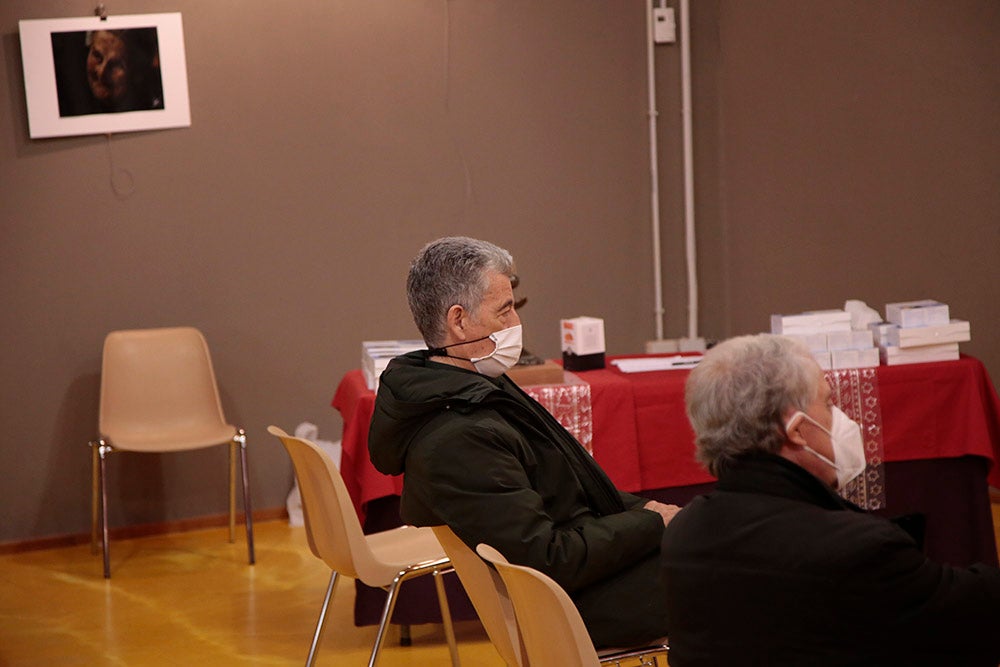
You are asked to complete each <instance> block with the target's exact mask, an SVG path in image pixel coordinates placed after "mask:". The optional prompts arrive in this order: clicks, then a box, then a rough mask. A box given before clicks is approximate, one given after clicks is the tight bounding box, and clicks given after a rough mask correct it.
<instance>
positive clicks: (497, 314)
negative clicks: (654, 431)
mask: <svg viewBox="0 0 1000 667" xmlns="http://www.w3.org/2000/svg"><path fill="white" fill-rule="evenodd" d="M513 275H514V266H513V260H512V258H511V255H510V253H509V252H507V251H506V250H504V249H502V248H499V247H497V246H495V245H493V244H491V243H487V242H485V241H479V240H475V239H470V238H465V237H449V238H442V239H438V240H437V241H434V242H432V243H430V244H428V245H427V246H425V247H424V248H423V250H421V251H420V253H419V254H418V255H417V256H416V258H415V259H414V260H413V262H412V265H411V267H410V272H409V276H408V278H407V282H406V290H407V297H408V300H409V305H410V310H411V312H412V314H413V319H414V321H415V322H416V324H417V328H418V329H419V330H420V333H421V335H422V336H423V338H424V341H425V342H426V343H427V346H428V349H427V350H421V351H417V352H413V353H410V354H407V355H404V356H401V357H397V358H396V359H394V360H393V361H392V362H390V364H389V366H388V368H387V369H386V370H385V371H384V372H383V374H382V376H381V378H380V381H379V389H378V394H377V397H376V400H375V412H374V415H373V417H372V422H371V429H370V431H369V440H368V448H369V452H370V455H371V460H372V463H373V464H374V465H375V467H376V468H377V469H378V470H379V471H381V472H383V473H386V474H389V475H398V474H401V473H404V472H405V473H406V477H405V478H404V481H403V492H402V497H401V499H400V515H401V518H402V520H403V521H404V522H405V523H407V524H412V525H416V526H434V525H440V524H447V525H448V526H449V527H451V529H452V530H453V531H454V532H455V533H456V534H457V535H458V536H459V537H460V538H461V539H462V540H463V541H464V542H465V543H466V544H468V545H469V546H470V547H472V548H475V546H476V545H477V544H478V543H480V542H485V543H487V544H489V545H491V546H493V547H495V548H497V549H498V550H499V551H500V552H501V553H503V554H504V555H505V556H506V557H507V558H508V559H509V560H510V561H511V562H513V563H516V564H520V565H526V566H529V567H533V568H535V569H538V570H540V571H542V572H544V573H545V574H547V575H549V576H550V577H552V578H553V579H554V580H555V581H557V582H558V583H559V584H560V585H561V586H562V587H563V588H565V589H566V591H567V592H568V593H569V595H570V597H571V598H572V599H573V601H574V602H575V603H576V606H577V608H578V609H579V611H580V615H581V616H582V617H583V620H584V622H585V623H586V625H587V629H588V630H589V632H590V635H591V639H592V640H593V642H594V644H595V645H596V646H598V647H604V646H612V645H614V646H623V645H631V644H637V643H639V642H643V641H649V640H653V639H656V638H659V637H662V636H664V635H665V634H666V625H665V623H664V613H663V600H664V597H663V591H662V587H661V584H660V581H659V550H660V539H661V537H662V533H663V528H664V526H665V525H666V523H667V522H668V521H669V520H670V519H671V517H672V516H673V515H674V513H675V512H676V511H677V509H678V508H677V507H675V506H672V505H664V504H662V503H659V502H656V501H649V500H645V499H642V498H639V497H637V496H634V495H631V494H628V493H624V492H621V491H619V490H618V489H616V488H615V486H614V484H612V482H611V480H610V479H609V478H608V477H607V475H606V474H605V473H604V471H603V470H601V468H600V467H599V466H598V465H597V463H595V462H594V460H593V459H592V458H591V456H590V455H589V454H587V452H586V450H584V448H583V447H582V446H581V445H580V444H579V443H578V442H577V441H576V440H575V439H574V438H573V436H572V435H571V434H570V433H569V432H567V431H566V429H565V428H563V427H562V425H560V424H559V422H558V421H556V420H555V419H554V418H553V417H552V416H551V415H550V414H549V413H548V412H547V411H546V410H545V409H544V408H543V407H541V406H540V405H539V404H538V403H536V402H535V401H534V400H533V399H532V398H530V397H529V396H528V395H527V394H526V393H524V391H522V390H521V389H520V388H519V387H518V386H517V385H516V384H515V383H514V382H513V381H511V380H510V378H508V377H507V376H506V375H505V372H506V371H507V370H508V369H510V368H511V367H512V366H513V365H514V364H515V363H516V362H517V360H518V357H519V356H520V352H521V322H520V318H519V316H518V314H517V311H516V310H515V308H514V298H513V291H512V288H511V277H512V276H513Z"/></svg>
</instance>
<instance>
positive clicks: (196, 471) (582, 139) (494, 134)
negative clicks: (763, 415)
mask: <svg viewBox="0 0 1000 667" xmlns="http://www.w3.org/2000/svg"><path fill="white" fill-rule="evenodd" d="M693 5H694V7H693V15H692V33H693V34H692V46H693V49H694V63H695V65H694V67H695V71H694V78H695V91H694V94H695V132H696V138H695V146H696V158H695V159H696V171H697V191H696V200H697V215H698V241H699V257H698V260H699V276H700V280H701V284H702V302H701V323H700V324H701V333H702V334H703V335H704V336H706V337H710V338H721V337H725V336H728V335H733V334H738V333H748V332H756V331H761V330H764V329H766V328H767V326H768V315H769V314H770V313H771V312H782V311H783V312H792V311H797V310H802V309H807V308H827V307H838V306H840V305H841V304H842V303H843V301H844V300H845V299H847V298H860V299H864V300H867V301H868V302H869V303H871V304H872V305H873V306H876V307H878V308H879V309H881V308H882V307H883V306H884V304H885V302H887V301H894V300H903V299H912V298H924V297H934V298H938V299H941V300H944V301H947V302H949V303H950V304H951V306H952V311H953V313H954V314H955V315H956V316H959V317H963V318H966V319H969V320H971V321H972V327H973V341H972V342H971V343H968V344H965V345H964V346H963V350H964V351H966V352H968V353H970V354H973V355H976V356H978V357H980V358H982V359H983V360H984V361H985V362H986V363H987V365H988V368H989V369H990V371H991V373H992V374H993V375H994V376H996V375H997V374H998V373H1000V351H998V350H997V348H996V346H995V345H994V344H993V340H994V335H993V334H992V332H995V331H997V329H998V326H1000V321H998V320H1000V312H998V309H997V308H996V306H995V301H994V297H993V296H992V288H993V285H994V282H995V279H996V275H997V268H996V267H997V263H998V259H1000V224H998V217H997V213H996V212H997V211H998V210H1000V194H998V193H1000V188H998V187H997V186H998V176H1000V150H998V146H997V141H998V139H997V137H998V136H1000V95H998V93H1000V90H998V88H1000V57H998V56H1000V53H998V46H997V42H996V40H995V39H994V37H995V34H996V33H997V29H998V28H1000V5H998V4H997V3H996V2H993V1H992V0H981V1H972V0H969V1H968V2H955V3H950V4H949V6H948V11H947V12H943V11H942V10H941V6H940V4H939V3H931V2H917V1H916V0H907V1H906V2H888V1H886V2H870V1H868V0H850V1H848V0H845V1H843V2H835V3H818V2H806V1H804V0H800V1H792V0H787V1H784V2H779V1H777V0H769V1H768V2H763V3H742V2H734V1H725V0H696V1H695V2H694V3H693ZM111 9H112V10H113V11H114V12H115V13H118V14H131V13H136V14H138V13H147V12H162V11H180V12H182V14H183V20H184V29H185V30H184V32H185V41H186V49H187V62H188V77H189V84H190V94H191V111H192V125H191V127H190V128H188V129H179V130H166V131H159V132H144V133H130V134H120V135H115V136H113V137H112V138H111V139H110V142H109V140H108V139H107V138H105V137H103V136H88V137H76V138H62V139H49V140H30V139H29V138H28V136H27V122H26V112H25V103H24V90H23V76H22V73H21V59H20V46H19V41H18V36H17V21H18V20H19V19H27V18H55V17H59V16H64V15H67V10H66V8H65V3H59V2H55V1H53V0H42V1H39V0H32V1H28V0H14V1H12V2H4V3H3V5H2V6H0V38H2V55H3V66H2V70H0V90H2V91H4V97H3V99H2V102H0V223H2V230H3V236H2V242H0V308H2V311H3V313H4V316H5V317H4V326H3V328H2V334H0V336H2V337H0V345H2V352H0V372H2V377H3V379H4V382H3V390H2V391H3V393H2V395H0V420H2V423H3V424H5V429H4V432H5V435H4V436H3V437H2V438H0V453H2V455H3V460H4V461H6V462H7V465H8V469H9V470H8V473H7V475H5V480H6V481H5V482H4V483H3V484H2V485H0V507H2V508H3V509H2V521H0V541H9V540H23V539H31V538H36V537H44V536H50V535H61V534H71V533H82V532H85V531H86V530H88V527H89V485H90V476H89V475H90V472H89V451H88V448H87V447H86V442H87V440H89V439H90V438H92V437H93V436H94V435H95V433H94V431H95V428H96V411H97V392H98V387H99V369H100V349H101V343H102V340H103V337H104V335H105V334H106V333H107V332H108V331H110V330H113V329H118V328H131V327H150V326H166V325H175V324H191V325H194V326H197V327H199V328H201V329H202V331H204V333H205V334H206V336H207V338H208V340H209V344H210V346H211V348H212V352H213V355H214V359H215V363H216V371H217V374H218V376H219V379H220V384H221V390H222V393H223V402H224V407H225V409H226V411H227V416H228V417H229V418H230V419H231V420H232V421H234V422H237V423H240V424H242V425H243V426H244V427H245V428H246V429H247V430H248V432H249V435H250V447H251V477H252V481H253V484H254V486H255V489H254V502H255V506H256V507H257V508H275V507H280V506H281V505H283V503H284V498H285V495H286V494H287V491H288V489H289V487H290V485H291V479H292V478H291V469H290V466H289V465H288V463H287V461H286V458H285V455H284V453H283V452H282V451H281V450H280V447H279V445H278V444H277V443H276V442H273V441H272V439H271V438H270V436H268V435H267V434H266V432H265V431H264V427H265V426H266V425H267V424H269V423H277V424H279V425H281V426H284V427H286V428H289V429H291V428H293V427H294V426H295V425H296V424H297V423H299V422H300V421H303V420H311V421H314V422H315V423H317V424H318V425H319V426H320V430H321V436H322V437H326V438H330V439H335V438H337V437H339V433H340V428H341V422H340V419H339V416H338V415H337V413H336V412H335V411H334V410H333V409H332V408H331V407H330V405H329V403H330V399H331V398H332V396H333V392H334V390H335V389H336V384H337V381H338V380H339V378H340V377H341V376H342V375H343V374H344V373H345V372H346V371H348V370H349V369H351V368H355V367H357V366H358V362H359V354H360V350H359V348H360V341H362V340H365V339H371V338H384V337H409V336H414V335H415V333H416V332H415V329H414V327H413V325H412V323H411V322H410V319H409V316H408V314H407V311H406V305H405V300H404V297H403V294H402V286H403V280H404V277H405V272H406V267H407V264H408V261H409V258H410V257H411V256H412V255H413V254H414V253H415V252H416V250H417V249H419V247H420V246H421V245H422V244H423V243H424V242H426V241H428V240H430V239H433V238H436V237H438V236H441V235H444V234H453V233H462V234H469V235H473V236H480V237H483V238H488V239H490V240H493V241H495V242H497V243H500V244H501V245H504V246H506V247H508V248H509V249H510V250H512V251H513V252H514V254H515V256H516V258H517V260H518V270H519V273H520V274H521V276H522V287H521V288H520V289H519V292H520V294H521V295H522V296H527V297H528V299H529V302H528V305H527V306H526V307H525V309H524V310H523V311H522V319H523V320H524V321H525V325H526V343H527V346H528V347H529V348H530V349H531V350H533V351H535V352H537V353H540V354H542V355H544V356H549V357H551V356H556V355H557V354H558V335H557V325H558V320H559V318H560V317H567V316H574V315H581V314H588V315H596V316H601V317H604V318H605V320H606V326H607V337H608V349H609V352H611V353H626V352H635V351H641V349H642V344H643V341H645V340H647V339H649V338H652V337H653V335H654V331H655V329H654V318H653V289H652V284H651V282H652V268H651V262H652V255H651V251H650V250H649V245H650V239H651V233H650V216H649V211H648V201H649V184H648V157H647V155H648V153H647V150H648V147H647V141H646V139H647V126H646V81H645V46H644V42H643V35H644V31H645V21H644V4H643V2H641V0H628V1H627V2H626V1H624V0H585V1H581V0H573V1H572V2H571V1H569V0H547V1H546V2H533V1H529V0H502V1H501V0H494V1H487V0H454V1H451V2H445V1H444V0H407V1H402V0H396V1H390V2H367V1H365V0H342V1H335V2H331V1H325V2H319V1H318V0H311V1H309V0H293V1H289V2H284V3H281V4H280V6H275V5H274V3H264V2H260V1H259V0H246V1H244V2H240V3H220V2H212V3H205V2H193V1H191V0H178V1H177V2H174V3H172V4H170V5H169V6H167V5H163V4H162V3H155V2H147V1H141V0H133V1H128V0H123V1H122V2H120V3H116V4H115V5H114V6H113V7H111ZM69 13H70V14H74V13H75V12H69ZM77 14H78V13H77ZM678 64H679V53H678V51H677V48H676V47H659V48H658V50H657V68H658V84H659V89H660V93H659V106H660V117H659V121H660V134H661V145H660V149H661V164H660V174H661V179H660V180H661V183H660V187H661V194H662V198H663V204H662V215H663V251H664V275H665V285H664V295H665V301H666V307H667V318H666V335H667V336H669V337H677V336H681V335H684V334H685V333H686V328H687V323H686V316H685V311H686V285H685V283H684V280H685V277H684V276H685V274H684V265H683V238H682V228H683V222H682V217H681V215H682V210H683V209H682V203H681V201H680V195H681V189H680V137H679V105H678V97H679V88H678V82H679V76H678V73H677V72H678ZM112 164H113V166H114V167H115V168H117V169H123V170H127V171H128V172H130V173H131V175H132V177H133V179H134V193H133V194H131V196H129V197H127V198H120V197H117V196H116V195H115V193H114V191H113V190H112V188H111V184H110V176H109V174H110V170H111V167H112ZM224 459H225V457H224V452H223V450H222V449H217V450H209V451H205V452H197V453H190V454H184V455H174V456H168V457H156V456H149V457H140V456H127V455H123V456H120V457H114V458H113V459H112V461H111V474H112V479H111V496H112V499H111V500H112V505H111V506H112V510H113V511H112V515H111V523H112V526H120V525H130V524H141V523H147V522H155V521H164V520H174V519H179V518H185V517H193V516H200V515H210V514H219V513H222V512H224V511H225V490H224V488H225V484H224V482H223V481H222V480H223V479H224V470H225V463H224Z"/></svg>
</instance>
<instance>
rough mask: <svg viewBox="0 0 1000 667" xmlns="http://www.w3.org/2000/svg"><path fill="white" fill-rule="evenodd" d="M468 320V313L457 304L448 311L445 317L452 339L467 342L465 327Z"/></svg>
mask: <svg viewBox="0 0 1000 667" xmlns="http://www.w3.org/2000/svg"><path fill="white" fill-rule="evenodd" d="M467 319H468V313H466V312H465V308H463V307H462V306H460V305H458V304H457V303H456V304H455V305H454V306H452V307H451V308H449V309H448V313H447V314H446V315H445V322H446V323H447V326H448V331H449V332H450V333H451V337H452V338H453V339H454V340H455V341H464V340H465V338H466V335H465V326H466V320H467Z"/></svg>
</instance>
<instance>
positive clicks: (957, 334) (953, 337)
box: [886, 320, 972, 348]
mask: <svg viewBox="0 0 1000 667" xmlns="http://www.w3.org/2000/svg"><path fill="white" fill-rule="evenodd" d="M970 340H972V333H971V329H970V328H969V323H968V322H966V321H965V320H952V321H951V322H949V323H948V324H942V325H940V326H929V327H901V326H899V325H897V324H893V325H890V326H889V328H888V329H887V331H886V344H887V345H891V346H893V347H904V348H909V347H921V346H923V345H943V344H944V343H965V342H968V341H970Z"/></svg>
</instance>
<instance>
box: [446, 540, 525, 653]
mask: <svg viewBox="0 0 1000 667" xmlns="http://www.w3.org/2000/svg"><path fill="white" fill-rule="evenodd" d="M433 531H434V535H435V536H437V539H438V542H440V543H441V546H442V547H443V548H444V552H445V554H447V555H448V558H449V559H451V566H452V567H454V568H455V572H456V573H457V574H458V578H459V580H460V581H461V582H462V587H463V588H465V592H466V593H467V594H468V595H469V599H470V600H471V601H472V606H473V607H475V609H476V614H478V615H479V620H480V621H481V622H482V624H483V627H484V628H485V629H486V634H487V635H489V638H490V641H491V642H493V646H494V648H496V650H497V653H499V654H500V657H501V658H503V661H504V662H505V663H507V665H508V667H526V666H527V664H528V659H527V657H526V656H525V655H524V647H523V646H522V644H521V636H520V634H519V633H518V629H517V619H516V617H515V616H514V607H513V606H512V605H511V602H510V599H509V598H508V597H507V589H506V587H505V586H504V583H503V580H501V579H500V575H499V574H498V573H497V572H496V570H494V569H493V568H491V567H490V566H489V565H487V564H486V561H484V560H483V559H482V558H480V557H479V556H477V555H476V552H475V551H473V550H472V549H471V548H470V547H469V546H468V545H467V544H466V543H465V542H463V541H462V540H461V539H459V537H458V535H456V534H455V532H454V531H453V530H452V529H451V528H449V527H448V526H434V527H433Z"/></svg>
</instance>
